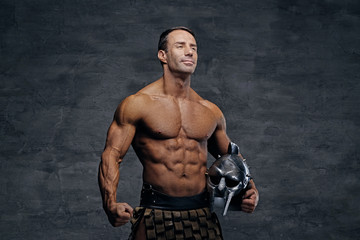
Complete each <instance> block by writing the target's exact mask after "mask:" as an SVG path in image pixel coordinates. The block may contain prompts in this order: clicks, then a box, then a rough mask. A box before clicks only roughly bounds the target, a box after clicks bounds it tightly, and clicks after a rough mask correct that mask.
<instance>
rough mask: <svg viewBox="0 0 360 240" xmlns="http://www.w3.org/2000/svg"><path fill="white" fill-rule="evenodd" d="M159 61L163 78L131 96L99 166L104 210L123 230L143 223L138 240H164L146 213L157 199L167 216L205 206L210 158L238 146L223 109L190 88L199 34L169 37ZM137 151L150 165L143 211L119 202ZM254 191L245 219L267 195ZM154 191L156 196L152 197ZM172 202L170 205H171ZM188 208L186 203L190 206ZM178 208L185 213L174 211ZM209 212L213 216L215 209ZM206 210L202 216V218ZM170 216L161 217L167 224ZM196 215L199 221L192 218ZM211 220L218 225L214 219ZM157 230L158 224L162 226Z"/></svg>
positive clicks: (178, 31) (176, 32) (173, 32)
mask: <svg viewBox="0 0 360 240" xmlns="http://www.w3.org/2000/svg"><path fill="white" fill-rule="evenodd" d="M158 58H159V60H160V62H161V64H162V66H163V76H162V77H161V78H160V79H158V80H157V81H155V82H153V83H151V84H150V85H148V86H146V87H145V88H143V89H141V90H140V91H139V92H137V93H136V94H134V95H131V96H129V97H127V98H126V99H125V100H123V101H122V103H121V104H120V105H119V106H118V108H117V110H116V112H115V116H114V120H113V122H112V123H111V125H110V128H109V130H108V133H107V140H106V146H105V150H104V152H103V154H102V161H101V163H100V167H99V185H100V190H101V193H102V198H103V207H104V210H105V212H106V214H107V216H108V218H109V221H110V222H111V224H112V225H113V226H114V227H117V226H121V225H124V224H126V223H127V222H128V221H129V220H130V219H132V218H133V217H134V218H138V219H137V221H133V220H132V223H133V225H134V226H133V234H132V237H131V238H132V239H150V238H153V237H154V236H149V235H151V234H153V235H154V234H155V235H156V236H157V237H158V236H160V233H159V231H160V232H161V231H162V230H161V229H160V228H158V227H156V228H155V227H153V229H155V230H151V229H150V230H149V229H147V227H146V226H145V225H146V224H145V222H146V221H145V220H144V218H145V219H147V217H151V219H154V218H155V217H154V213H153V212H151V211H150V210H148V211H146V210H145V209H146V208H157V206H156V204H157V203H154V206H150V205H151V203H152V201H154V202H155V199H154V200H152V199H151V196H152V195H154V194H155V195H158V196H159V197H158V198H157V199H160V200H163V202H161V201H160V202H159V203H158V204H159V209H165V210H184V208H185V209H187V208H190V209H191V208H192V207H191V206H190V207H187V205H188V204H189V202H193V203H194V202H195V200H193V199H195V198H200V199H201V198H202V197H203V196H204V194H203V193H204V192H206V191H205V189H206V171H207V167H206V163H207V152H209V153H211V155H212V156H214V157H215V158H217V157H219V156H221V155H224V154H226V153H227V151H228V146H229V143H230V139H229V137H228V136H227V134H226V124H225V118H224V116H223V114H222V112H221V111H220V109H219V108H218V107H217V106H216V105H215V104H213V103H211V102H209V101H207V100H204V99H203V98H201V97H200V96H199V95H198V94H197V93H196V92H195V91H194V90H193V89H192V88H191V87H190V78H191V75H192V73H193V72H194V71H195V68H196V64H197V58H198V54H197V45H196V40H195V37H194V34H193V32H192V31H191V30H189V29H187V28H184V27H177V28H173V29H169V30H167V31H165V32H164V33H163V34H162V35H161V37H160V41H159V50H158ZM131 144H132V146H133V148H134V150H135V152H136V154H137V156H138V158H139V159H140V161H141V164H142V165H143V182H144V186H145V187H144V188H143V192H142V194H143V196H142V199H141V203H140V206H142V208H140V209H137V210H135V211H134V210H133V208H132V207H131V206H129V205H128V204H127V203H118V202H117V201H116V190H117V186H118V181H119V165H120V163H121V162H122V160H123V158H124V156H125V154H126V152H127V150H128V148H129V147H130V145H131ZM249 186H250V187H248V189H247V191H246V192H245V195H244V199H243V201H242V204H241V208H242V210H243V211H244V212H248V213H251V212H253V211H254V209H255V207H256V205H257V202H258V199H259V194H258V191H257V189H256V187H255V184H254V182H253V181H252V180H251V181H250V184H249ZM147 191H151V194H150V192H147ZM199 196H200V197H199ZM164 199H165V200H164ZM167 199H169V200H168V202H169V204H170V205H169V206H168V205H167V203H166V202H165V203H164V201H166V200H167ZM178 199H180V202H178ZM187 199H190V201H187ZM156 201H157V200H156ZM181 201H185V202H184V204H182V202H181ZM186 201H187V202H186ZM196 201H197V200H196ZM201 201H203V200H201ZM205 201H206V199H205ZM149 202H150V203H149ZM149 204H150V205H149ZM174 204H175V205H176V204H178V205H181V206H172V205H174ZM195 205H196V204H195ZM200 205H201V204H200ZM200 205H196V206H197V207H199V206H200ZM205 205H207V203H206V204H205ZM164 206H165V207H164ZM201 207H202V206H201ZM205 207H206V206H205ZM144 211H145V212H144ZM204 211H205V215H206V216H207V215H208V214H209V212H208V210H204ZM204 211H202V210H201V213H203V212H204ZM168 212H169V211H168ZM192 213H194V212H192ZM156 214H159V213H155V215H156ZM166 214H167V213H164V214H163V213H160V215H161V216H163V215H164V216H165V218H166ZM171 214H172V215H169V216H171V219H176V217H175V215H176V214H177V213H171ZM181 214H183V213H181ZM189 214H190V216H191V212H190V213H189ZM133 215H134V216H133ZM144 215H145V216H144ZM200 215H201V214H200V213H199V212H197V217H196V218H197V219H198V218H200V217H201V216H200ZM186 216H188V214H187V213H186ZM134 218H133V219H134ZM207 218H210V221H213V222H214V224H218V222H217V218H214V216H213V214H212V215H211V217H209V216H207ZM174 221H175V220H174ZM156 223H157V222H156V221H155V223H154V224H156ZM169 224H170V225H169ZM173 224H174V223H168V225H166V221H165V230H166V231H167V229H169V226H170V227H172V226H173ZM156 226H157V225H156ZM176 226H179V225H176V224H175V232H172V233H169V232H166V233H165V232H164V231H165V230H164V229H163V233H162V234H163V235H162V237H164V236H166V238H161V239H171V235H172V234H178V233H179V231H177V232H176ZM182 226H183V227H184V228H185V227H186V224H184V223H183V224H182ZM208 226H209V225H208ZM195 228H196V227H195ZM159 229H160V230H159ZM183 230H184V229H183ZM195 230H196V229H195ZM151 231H153V232H151ZM154 231H155V233H154ZM214 231H215V232H217V235H219V236H217V237H215V238H214V239H222V237H221V231H220V233H219V228H215V230H214ZM180 232H181V231H180ZM181 234H191V233H189V232H187V233H186V232H185V233H181ZM201 234H203V233H201ZM204 234H208V235H205V237H204V235H201V237H200V235H199V232H198V233H195V234H194V238H195V239H204V238H209V239H211V238H212V237H210V235H212V233H204ZM146 235H147V238H146ZM215 235H216V234H215ZM172 237H174V235H172ZM177 237H179V236H177ZM183 238H185V237H183ZM159 239H160V237H159Z"/></svg>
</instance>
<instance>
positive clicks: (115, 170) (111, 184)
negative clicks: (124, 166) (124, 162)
mask: <svg viewBox="0 0 360 240" xmlns="http://www.w3.org/2000/svg"><path fill="white" fill-rule="evenodd" d="M119 176H120V171H119V160H118V156H117V154H114V153H112V151H111V150H109V149H105V151H104V153H103V154H102V156H101V162H100V166H99V176H98V177H99V187H100V191H101V196H102V201H103V207H104V210H105V211H108V210H109V207H110V206H111V205H112V204H114V203H116V190H117V187H118V183H119Z"/></svg>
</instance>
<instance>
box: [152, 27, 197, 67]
mask: <svg viewBox="0 0 360 240" xmlns="http://www.w3.org/2000/svg"><path fill="white" fill-rule="evenodd" d="M158 58H159V60H160V62H161V64H162V65H163V67H164V65H167V68H169V70H170V71H175V72H176V71H178V72H184V73H193V72H194V71H195V68H196V64H197V45H196V40H195V35H194V33H193V32H192V31H191V30H190V29H188V28H186V27H174V28H170V29H168V30H166V31H164V32H163V33H162V34H161V36H160V39H159V44H158Z"/></svg>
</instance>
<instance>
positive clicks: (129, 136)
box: [105, 120, 135, 160]
mask: <svg viewBox="0 0 360 240" xmlns="http://www.w3.org/2000/svg"><path fill="white" fill-rule="evenodd" d="M134 135H135V126H134V125H132V124H129V123H127V124H118V123H117V122H116V121H115V120H114V121H113V122H112V123H111V125H110V128H109V130H108V133H107V138H106V146H105V151H108V150H110V151H111V152H112V154H115V155H116V157H117V158H118V159H119V160H120V159H122V158H123V157H124V155H125V154H126V152H127V150H128V149H129V147H130V145H131V142H132V140H133V138H134Z"/></svg>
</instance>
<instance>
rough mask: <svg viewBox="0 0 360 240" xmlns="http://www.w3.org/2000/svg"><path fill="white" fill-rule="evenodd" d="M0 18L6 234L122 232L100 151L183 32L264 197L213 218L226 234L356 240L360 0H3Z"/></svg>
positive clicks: (124, 180)
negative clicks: (122, 107) (122, 110)
mask: <svg viewBox="0 0 360 240" xmlns="http://www.w3.org/2000/svg"><path fill="white" fill-rule="evenodd" d="M0 17H1V18H0V79H1V81H0V93H1V94H0V99H1V100H0V108H1V115H0V124H1V127H0V133H1V144H0V160H1V163H0V175H1V177H0V187H1V193H0V211H1V212H0V213H1V219H0V232H1V239H126V238H127V236H128V234H129V232H130V225H129V224H128V225H126V226H123V227H121V228H113V227H111V225H110V224H109V223H108V221H107V218H106V216H105V213H104V212H103V210H102V206H101V198H100V193H99V190H98V186H97V169H98V164H99V158H100V154H101V152H102V149H103V147H104V142H105V137H106V131H107V128H108V127H109V124H110V122H111V120H112V117H113V113H114V111H115V109H116V106H117V104H118V103H119V102H120V101H121V100H122V99H123V98H125V97H126V96H128V95H130V94H132V93H135V92H136V91H137V90H139V89H140V88H142V87H143V86H145V85H147V84H148V83H150V82H152V81H153V80H155V79H157V78H158V77H160V76H161V66H160V64H159V63H158V60H157V58H156V53H157V48H156V46H157V41H158V37H159V35H160V33H161V32H162V31H163V30H164V29H166V28H169V27H172V26H178V25H185V26H188V27H190V28H192V29H193V30H194V31H195V33H196V34H197V41H198V44H199V54H200V57H199V65H198V69H197V71H196V73H195V75H194V77H193V80H192V86H193V88H194V89H195V90H196V91H197V92H198V93H199V94H200V95H202V96H203V97H204V98H207V99H209V100H210V101H212V102H214V103H216V104H217V105H218V106H219V107H220V108H221V109H222V110H223V112H224V114H225V117H226V118H227V125H228V133H229V136H230V137H231V138H232V139H233V141H235V142H237V143H238V144H239V145H240V146H241V149H242V152H243V154H244V155H245V156H246V158H247V159H248V163H249V165H250V166H251V171H252V173H253V175H254V176H255V181H256V183H257V186H258V188H259V191H260V194H261V196H260V203H259V206H258V208H257V211H256V212H255V213H253V214H251V215H248V214H245V213H242V212H230V213H229V214H228V216H227V217H225V218H221V219H220V220H221V222H222V226H223V231H224V234H225V239H244V238H251V239H359V238H360V227H359V226H360V217H359V214H360V211H359V210H360V209H359V203H358V202H359V200H360V183H359V169H360V164H359V158H360V150H359V143H360V137H359V136H360V130H359V124H360V108H359V105H360V85H359V80H360V70H359V69H360V2H359V1H357V0H324V1H320V0H318V1H315V0H313V1H310V0H298V1H288V0H278V1H275V0H274V1H265V0H262V1H239V0H226V1H214V0H211V1H209V0H199V1H165V0H164V1H145V0H137V1H135V0H133V1H114V0H103V1H99V0H91V1H90V0H89V1H84V0H76V1H70V0H62V1H45V0H37V1H34V0H27V1H12V0H2V1H1V3H0ZM209 160H210V159H209ZM140 186H141V166H140V164H139V162H138V160H137V159H136V156H135V154H134V152H133V150H132V149H130V150H129V152H128V154H127V156H126V158H125V160H124V163H123V164H122V166H121V180H120V183H119V191H118V199H119V200H120V201H126V202H128V203H130V204H131V205H132V206H136V205H137V204H138V199H139V192H140Z"/></svg>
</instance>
